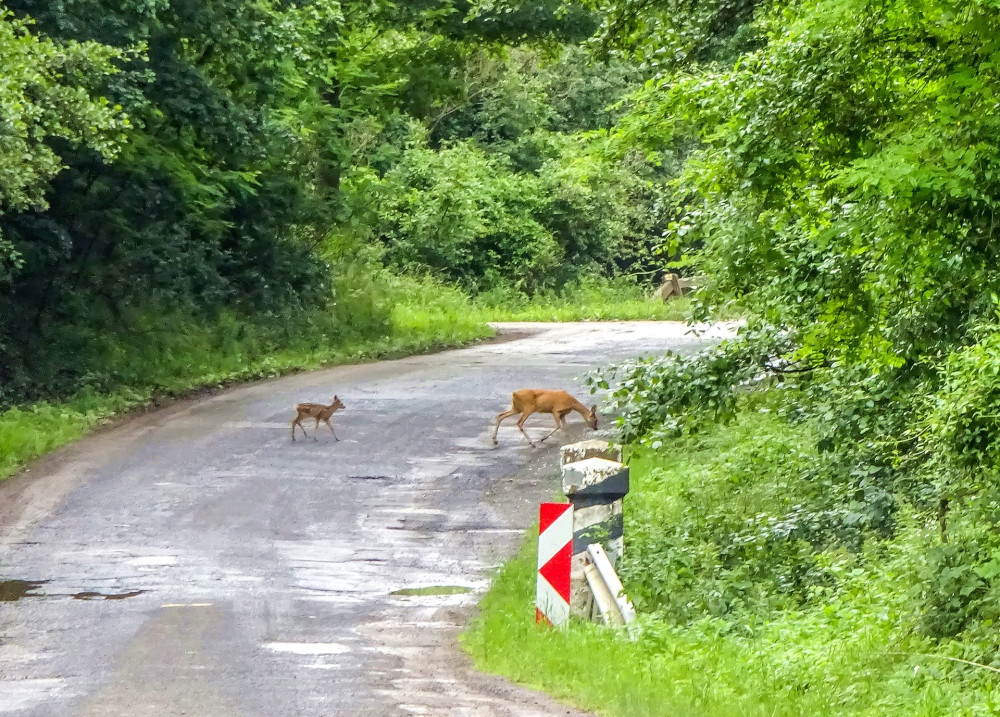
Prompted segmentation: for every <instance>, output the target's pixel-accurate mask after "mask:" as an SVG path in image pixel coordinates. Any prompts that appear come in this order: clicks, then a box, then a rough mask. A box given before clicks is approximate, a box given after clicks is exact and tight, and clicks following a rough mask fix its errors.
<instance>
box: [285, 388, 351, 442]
mask: <svg viewBox="0 0 1000 717" xmlns="http://www.w3.org/2000/svg"><path fill="white" fill-rule="evenodd" d="M343 407H344V404H343V403H342V402H341V400H340V399H339V398H337V397H336V396H334V397H333V403H331V404H330V405H329V406H324V405H323V404H322V403H297V404H295V410H296V411H297V412H298V415H296V416H295V420H294V421H292V440H293V441H294V440H295V427H296V426H298V427H299V428H301V429H302V435H303V436H305V437H306V438H308V437H309V434H308V433H306V428H305V426H303V425H302V419H303V418H315V419H316V425H315V427H314V428H315V430H317V431H318V430H319V422H320V421H323V423H325V424H326V425H327V427H328V428H329V429H330V432H331V433H332V434H333V437H334V438H335V439H336V440H338V441H339V440H340V439H339V438H337V432H336V431H335V430H333V426H332V425H331V424H330V416H332V415H333V414H334V413H336V412H337V411H339V410H340V409H342V408H343ZM313 440H314V441H315V440H316V435H315V433H314V434H313Z"/></svg>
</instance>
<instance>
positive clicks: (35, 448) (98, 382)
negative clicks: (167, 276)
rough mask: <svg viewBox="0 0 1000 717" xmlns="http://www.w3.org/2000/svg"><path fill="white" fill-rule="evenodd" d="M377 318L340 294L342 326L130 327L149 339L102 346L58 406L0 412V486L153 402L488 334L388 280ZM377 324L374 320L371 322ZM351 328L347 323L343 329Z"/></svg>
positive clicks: (411, 282) (447, 297)
mask: <svg viewBox="0 0 1000 717" xmlns="http://www.w3.org/2000/svg"><path fill="white" fill-rule="evenodd" d="M381 290H382V291H383V292H384V293H383V296H382V297H381V298H380V300H379V301H380V302H382V303H383V305H384V310H382V311H379V310H377V309H372V308H369V309H365V308H364V307H360V306H359V303H360V302H363V301H368V300H369V299H370V296H371V292H370V291H366V292H360V290H359V295H358V296H357V297H352V296H350V295H348V294H345V295H344V296H343V298H342V299H341V300H340V301H339V302H338V304H339V306H338V307H337V311H338V312H340V314H341V316H339V317H338V316H329V315H326V314H323V315H317V314H315V313H314V314H305V315H302V316H299V317H283V318H281V319H280V320H276V321H272V322H270V323H268V324H262V323H261V322H259V321H249V320H246V319H241V318H240V317H237V316H233V315H221V316H219V317H217V319H216V320H215V321H214V322H213V323H211V324H209V325H205V324H203V323H202V324H198V323H195V322H192V321H190V320H185V319H181V318H176V317H163V316H155V317H139V318H138V319H137V320H141V321H147V320H148V321H149V322H150V324H151V325H153V326H154V327H155V328H156V329H157V330H156V331H155V332H150V333H147V334H143V333H141V332H140V333H139V334H138V337H139V338H137V339H128V338H125V337H117V339H116V338H113V337H108V338H107V339H106V340H105V341H103V342H101V349H100V350H101V351H103V352H104V354H105V355H103V356H100V357H96V358H93V360H94V362H95V365H99V366H101V369H102V371H101V376H100V377H95V378H94V379H93V380H92V381H91V385H89V386H86V387H84V388H82V389H81V390H78V391H76V392H74V393H72V394H71V395H69V396H67V397H66V398H65V399H64V400H58V401H39V402H36V403H33V404H29V405H22V406H14V407H12V408H8V409H7V410H5V411H2V412H0V480H3V479H4V478H7V477H9V476H10V475H12V474H13V473H15V472H16V471H17V470H19V469H20V468H21V467H22V466H24V464H25V463H27V462H29V461H31V460H33V459H35V458H38V457H40V456H42V455H44V454H45V453H47V452H49V451H51V450H54V449H56V448H58V447H60V446H62V445H65V444H66V443H69V442H71V441H73V440H76V439H78V438H80V437H81V436H83V435H85V434H86V433H87V432H88V431H90V430H92V429H93V428H95V427H96V426H98V425H100V424H102V423H106V422H107V421H109V420H110V419H112V418H114V417H116V416H120V415H123V414H125V413H127V412H129V411H135V410H138V409H142V408H143V407H145V406H148V405H150V404H151V403H153V402H155V401H156V400H157V399H161V398H171V397H178V396H184V395H186V394H191V393H193V392H196V391H199V390H205V389H209V390H211V389H217V388H221V387H224V386H227V385H231V384H235V383H239V382H245V381H253V380H258V379H264V378H274V377H277V376H282V375H285V374H288V373H293V372H297V371H303V370H310V369H316V368H321V367H327V366H335V365H339V364H347V363H358V362H363V361H371V360H376V359H388V358H398V357H402V356H407V355H412V354H416V353H421V352H426V351H433V350H438V349H443V348H450V347H457V346H462V345H466V344H468V343H470V342H473V341H475V340H479V339H483V338H487V337H489V336H491V335H492V334H493V332H492V330H491V329H490V328H489V327H488V326H486V324H485V323H484V322H483V321H481V320H480V319H478V318H477V317H476V316H475V315H474V314H473V312H471V311H470V306H469V300H468V298H467V297H466V296H465V295H464V294H463V293H462V292H460V291H458V290H456V289H452V288H449V287H445V286H442V285H439V284H436V283H433V282H429V281H426V280H416V279H410V278H406V277H403V278H393V279H391V280H389V281H388V284H387V285H386V286H384V287H381ZM380 317H381V318H380ZM352 318H353V323H354V325H352Z"/></svg>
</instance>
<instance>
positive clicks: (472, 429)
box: [0, 322, 725, 717]
mask: <svg viewBox="0 0 1000 717" xmlns="http://www.w3.org/2000/svg"><path fill="white" fill-rule="evenodd" d="M499 329H500V334H501V338H502V339H506V340H501V341H497V342H494V343H491V344H485V345H481V346H477V347H474V348H469V349H464V350H460V351H451V352H447V353H441V354H436V355H430V356H422V357H416V358H410V359H404V360H399V361H386V362H381V363H376V364H369V365H361V366H348V367H342V368H334V369H330V370H325V371H318V372H314V373H309V374H301V375H298V376H292V377H290V378H284V379H280V380H275V381H270V382H266V383H259V384H255V385H251V386H247V387H244V388H239V389H236V390H232V391H228V392H226V393H223V394H220V395H217V396H214V397H211V398H207V399H202V400H192V401H187V402H180V403H177V404H175V405H173V406H171V407H170V408H167V409H165V410H161V411H157V412H155V413H151V414H148V415H144V416H140V417H137V418H134V419H130V420H128V421H126V422H124V423H122V424H121V425H119V426H117V427H114V428H112V429H108V430H105V431H103V432H101V433H99V434H98V435H95V436H92V437H90V438H88V439H86V440H84V441H81V442H79V443H78V444H76V445H75V446H73V447H71V448H69V449H66V450H63V451H60V452H59V453H57V454H56V455H54V456H52V457H50V458H48V459H46V460H44V461H41V462H39V463H36V464H35V465H34V466H33V467H32V469H31V470H30V471H29V472H26V473H24V474H22V475H21V476H18V477H17V478H14V479H12V480H10V481H7V482H6V483H3V484H0V715H5V716H6V715H16V716H17V717H27V716H28V715H31V716H33V717H34V716H36V715H37V716H42V715H44V716H46V717H48V716H50V715H51V716H59V717H64V716H68V715H80V716H86V717H96V716H98V715H100V716H102V717H103V716H106V715H116V716H117V715H129V716H135V717H146V716H149V717H152V716H153V715H156V716H157V717H164V716H173V715H192V716H203V717H219V716H224V715H225V716H228V715H241V716H243V715H246V716H253V717H284V716H286V715H287V716H288V717H292V716H294V717H313V716H316V717H330V716H331V715H413V714H416V715H419V714H428V715H476V716H477V717H479V716H482V715H509V716H512V717H513V716H518V717H522V716H530V715H569V714H577V713H576V712H574V711H572V710H570V709H568V708H566V707H563V706H560V705H558V704H556V703H554V702H552V701H551V700H550V699H548V698H547V697H545V696H544V695H540V694H538V693H535V692H531V691H528V690H524V689H521V688H518V687H514V686H511V685H508V684H506V683H505V682H503V681H502V680H500V679H498V678H495V677H490V676H485V675H480V674H478V673H476V672H475V671H474V670H472V669H471V668H470V665H469V662H468V660H467V659H466V658H465V657H464V656H463V655H462V653H461V652H460V650H459V649H458V648H457V647H456V636H457V634H458V633H459V632H460V631H461V628H462V626H463V625H464V624H465V622H466V621H467V619H468V617H469V615H470V614H471V611H472V609H473V606H474V604H475V602H476V600H477V597H478V595H479V594H481V592H482V591H483V590H484V589H485V588H486V586H487V584H488V581H489V577H490V574H491V570H492V569H493V568H494V567H495V566H497V565H498V564H499V563H501V562H502V561H503V560H504V559H505V558H506V557H508V556H509V555H510V554H512V553H513V552H514V550H515V549H516V547H517V545H518V543H519V541H520V539H521V534H522V532H523V530H524V529H525V528H526V527H528V526H529V525H530V524H531V522H532V521H533V519H534V518H535V515H536V511H537V503H538V502H539V501H540V500H545V499H549V498H551V497H552V496H554V495H555V494H556V492H557V490H558V485H559V480H558V478H557V475H556V469H555V466H556V464H557V460H556V458H557V456H556V453H557V450H556V449H557V446H558V444H559V442H563V443H565V442H570V441H572V440H577V439H579V438H582V437H584V427H583V425H582V422H581V421H580V419H579V416H576V415H575V414H574V415H573V416H570V418H569V421H570V424H571V428H570V430H569V431H568V432H567V434H568V435H565V436H563V437H562V438H560V436H559V434H557V435H556V436H554V437H553V438H552V439H551V440H550V442H547V443H546V444H542V445H543V447H542V448H540V449H537V450H535V449H532V448H530V447H529V446H528V445H527V444H526V443H524V441H523V440H522V439H521V437H520V435H519V434H518V433H517V428H516V426H515V422H514V420H513V419H511V420H509V421H508V422H507V423H505V424H504V427H503V428H502V429H501V432H500V442H501V445H500V447H499V448H496V449H494V448H493V447H492V445H491V443H490V441H489V433H490V429H491V427H492V426H491V421H492V419H493V417H494V416H495V415H496V414H497V413H498V412H500V411H501V410H503V409H504V408H506V406H507V404H508V401H509V394H510V392H511V391H512V390H513V389H516V388H522V387H525V386H542V387H566V388H570V389H573V390H575V392H576V393H577V395H578V396H579V397H580V398H581V399H583V398H584V397H585V393H586V392H585V391H584V390H583V389H582V385H581V382H580V381H579V377H580V376H581V375H582V374H583V373H585V372H586V371H587V370H588V369H590V368H593V367H596V366H598V365H601V364H604V363H607V362H609V361H613V360H615V359H619V358H623V357H626V356H633V355H637V354H640V353H649V352H654V351H663V350H665V349H667V348H672V349H675V350H681V351H683V350H691V349H694V348H696V347H699V346H701V345H704V344H706V343H708V342H709V341H710V340H712V338H711V335H708V334H705V335H701V336H694V335H691V333H690V332H689V329H688V327H686V326H683V325H680V324H673V323H665V322H664V323H646V322H622V323H608V324H503V325H499ZM724 331H725V329H723V328H718V329H715V330H713V332H712V335H716V336H717V335H720V334H722V333H723V332H724ZM334 393H336V394H338V395H339V396H340V398H341V399H342V400H343V401H344V403H345V404H346V406H347V408H346V409H345V410H344V411H342V412H340V413H337V414H336V415H335V416H334V419H333V423H334V425H335V426H336V427H337V433H338V435H339V436H340V438H341V440H340V442H335V441H334V440H333V436H332V435H330V433H329V431H328V430H327V429H325V428H324V429H323V431H326V432H325V433H323V432H320V433H319V434H318V440H317V441H315V442H314V441H312V440H311V439H310V440H308V441H301V440H300V441H298V442H295V443H292V442H291V440H290V438H289V421H290V420H291V418H292V416H293V415H294V411H291V410H290V407H291V406H292V405H293V404H294V403H296V402H298V401H321V400H325V401H329V399H330V398H332V396H333V394H334ZM605 423H606V421H605ZM550 424H551V419H550V417H548V416H544V417H541V418H537V419H531V420H529V422H528V430H529V431H532V430H533V431H534V433H535V434H539V433H541V431H542V430H543V429H544V430H545V431H548V430H549V426H550ZM307 425H309V424H307ZM532 427H533V429H532ZM310 428H311V426H310ZM310 436H311V431H310ZM442 586H446V587H445V588H442ZM420 588H438V589H437V590H431V591H429V592H431V593H435V592H445V593H450V594H420V590H419V589H420Z"/></svg>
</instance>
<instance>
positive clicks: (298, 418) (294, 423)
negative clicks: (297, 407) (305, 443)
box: [292, 416, 309, 441]
mask: <svg viewBox="0 0 1000 717" xmlns="http://www.w3.org/2000/svg"><path fill="white" fill-rule="evenodd" d="M301 421H302V416H296V417H295V420H294V421H292V440H293V441H294V440H295V427H296V426H298V427H299V428H300V429H301V430H302V435H303V436H305V437H306V438H309V434H308V433H306V429H305V428H303V427H302V423H301Z"/></svg>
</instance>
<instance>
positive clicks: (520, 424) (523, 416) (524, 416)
mask: <svg viewBox="0 0 1000 717" xmlns="http://www.w3.org/2000/svg"><path fill="white" fill-rule="evenodd" d="M532 413H534V411H533V410H530V409H529V410H526V411H525V412H524V413H522V414H521V418H520V420H519V421H518V422H517V428H518V430H520V431H521V435H522V436H524V437H525V438H527V439H528V443H530V444H531V445H532V446H534V445H535V442H534V441H533V440H531V436H529V435H528V434H527V433H525V432H524V422H525V421H527V420H528V416H530V415H531V414H532Z"/></svg>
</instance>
